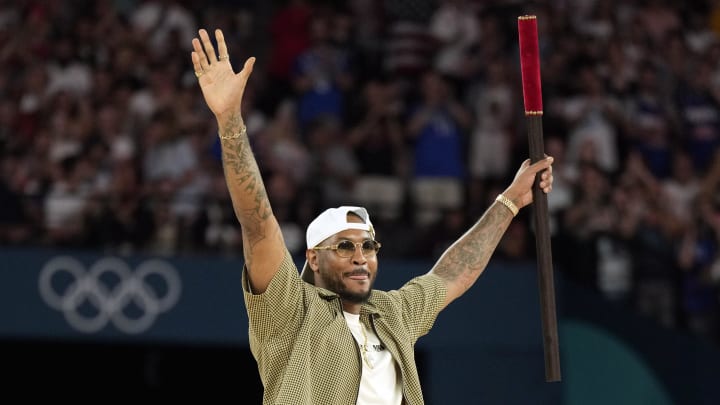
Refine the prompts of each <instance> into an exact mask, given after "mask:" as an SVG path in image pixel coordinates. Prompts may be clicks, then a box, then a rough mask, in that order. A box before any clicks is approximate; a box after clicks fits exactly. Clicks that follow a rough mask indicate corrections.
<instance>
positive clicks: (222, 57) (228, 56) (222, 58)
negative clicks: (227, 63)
mask: <svg viewBox="0 0 720 405" xmlns="http://www.w3.org/2000/svg"><path fill="white" fill-rule="evenodd" d="M218 59H220V60H228V59H230V55H221V56H220V57H219V58H218Z"/></svg>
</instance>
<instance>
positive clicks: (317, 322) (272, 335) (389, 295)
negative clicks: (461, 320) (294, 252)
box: [242, 253, 447, 405]
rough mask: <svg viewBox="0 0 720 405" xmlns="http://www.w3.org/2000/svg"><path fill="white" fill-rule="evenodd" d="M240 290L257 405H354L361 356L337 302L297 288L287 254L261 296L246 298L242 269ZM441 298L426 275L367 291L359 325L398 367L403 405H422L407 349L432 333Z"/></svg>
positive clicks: (301, 285)
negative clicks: (259, 386)
mask: <svg viewBox="0 0 720 405" xmlns="http://www.w3.org/2000/svg"><path fill="white" fill-rule="evenodd" d="M242 283H243V290H244V296H245V304H246V306H247V311H248V316H249V319H250V330H249V333H250V350H251V351H252V353H253V356H254V357H255V360H256V361H257V363H258V369H259V371H260V378H261V379H262V383H263V386H264V387H265V393H264V397H263V404H284V405H298V404H308V405H310V404H314V405H344V404H347V405H353V404H355V403H356V401H357V395H358V389H359V385H360V373H361V370H362V368H361V363H360V361H361V360H360V351H359V348H358V346H357V344H356V342H355V340H354V339H353V337H352V334H351V333H350V329H348V327H347V323H346V322H345V318H344V317H343V310H342V304H341V302H340V298H339V297H338V296H337V295H336V294H335V293H333V292H331V291H328V290H325V289H322V288H318V287H315V286H313V285H311V284H308V283H305V282H304V281H302V280H301V279H300V276H299V274H298V271H297V268H296V267H295V264H294V263H293V261H292V258H291V256H290V254H289V253H286V256H285V260H284V261H283V262H282V264H281V266H280V269H279V270H278V272H277V273H276V274H275V276H274V277H273V279H272V281H271V282H270V285H269V286H268V288H267V290H266V291H265V292H264V293H262V294H252V293H251V292H250V289H249V285H248V279H247V269H243V281H242ZM446 293H447V290H446V287H445V284H444V282H443V280H442V279H441V278H440V277H438V276H436V275H434V274H426V275H423V276H419V277H416V278H414V279H412V280H410V281H409V282H408V283H407V284H405V285H404V286H403V287H402V288H400V289H399V290H393V291H388V292H385V291H378V290H373V292H372V294H371V296H370V299H369V301H368V302H367V303H366V304H364V305H363V306H362V309H361V311H360V321H361V322H362V323H363V324H364V325H365V326H366V327H368V328H373V330H374V331H375V333H376V334H377V335H378V337H379V338H380V340H381V341H382V343H383V345H385V347H386V348H387V349H388V351H389V352H390V353H391V354H392V356H393V358H394V359H395V361H397V363H398V365H399V369H400V372H401V375H402V384H403V387H402V390H403V396H404V399H405V403H406V404H412V405H418V404H423V403H424V402H423V396H422V390H421V387H420V379H419V377H418V372H417V367H416V364H415V353H414V349H413V348H414V345H415V342H416V341H417V339H418V338H420V337H421V336H423V335H425V334H426V333H427V332H428V331H429V330H430V328H431V327H432V325H433V323H434V322H435V319H436V317H437V314H438V312H439V311H440V309H441V308H442V305H443V303H444V301H445V295H446Z"/></svg>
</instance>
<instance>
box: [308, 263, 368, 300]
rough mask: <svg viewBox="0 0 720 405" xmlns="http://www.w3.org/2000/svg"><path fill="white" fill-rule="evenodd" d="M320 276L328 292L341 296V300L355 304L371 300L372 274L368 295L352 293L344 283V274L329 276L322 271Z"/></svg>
mask: <svg viewBox="0 0 720 405" xmlns="http://www.w3.org/2000/svg"><path fill="white" fill-rule="evenodd" d="M319 274H320V277H321V278H322V280H323V284H324V285H325V287H326V288H327V289H328V290H330V291H332V292H334V293H335V294H337V295H339V296H340V299H341V300H343V301H347V302H352V303H354V304H362V303H365V302H367V300H368V298H370V294H371V293H372V283H373V281H374V280H372V279H371V278H370V274H368V283H370V288H368V291H367V292H366V293H355V292H352V291H348V289H347V287H346V286H345V284H344V283H343V281H342V278H343V276H344V274H340V275H336V274H328V273H325V272H322V271H320V272H319Z"/></svg>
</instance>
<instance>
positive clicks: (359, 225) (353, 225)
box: [300, 205, 375, 284]
mask: <svg viewBox="0 0 720 405" xmlns="http://www.w3.org/2000/svg"><path fill="white" fill-rule="evenodd" d="M349 213H352V214H355V215H357V216H358V217H360V219H361V220H362V222H348V220H347V216H348V214H349ZM346 229H359V230H361V231H368V232H370V237H371V238H373V239H374V238H375V229H374V228H373V226H372V222H370V215H369V214H368V212H367V210H366V209H365V208H363V207H353V206H347V205H346V206H342V207H337V208H328V209H326V210H325V211H323V213H322V214H320V215H318V216H317V217H316V218H315V219H313V221H312V222H311V223H310V225H308V227H307V231H306V233H305V242H307V248H308V249H312V248H314V247H315V246H317V245H318V244H320V242H322V241H324V240H325V239H327V238H329V237H331V236H333V235H335V234H336V233H338V232H342V231H344V230H346ZM300 277H301V278H302V279H303V280H305V281H306V282H308V283H310V284H315V277H314V273H313V271H312V269H310V266H308V263H307V261H305V265H304V266H303V268H302V271H301V272H300Z"/></svg>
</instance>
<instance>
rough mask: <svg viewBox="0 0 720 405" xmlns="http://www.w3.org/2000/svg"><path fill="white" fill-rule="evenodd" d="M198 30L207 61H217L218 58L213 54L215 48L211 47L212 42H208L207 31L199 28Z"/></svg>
mask: <svg viewBox="0 0 720 405" xmlns="http://www.w3.org/2000/svg"><path fill="white" fill-rule="evenodd" d="M198 32H199V34H200V40H201V41H202V44H203V48H204V49H205V54H206V55H207V58H208V61H210V63H214V62H217V60H218V59H217V55H216V54H215V48H214V47H213V44H212V42H210V36H209V35H208V33H207V31H205V30H204V29H201V30H200V31H198Z"/></svg>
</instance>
